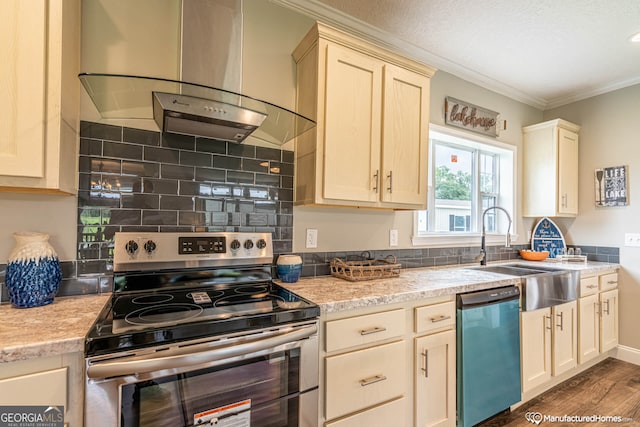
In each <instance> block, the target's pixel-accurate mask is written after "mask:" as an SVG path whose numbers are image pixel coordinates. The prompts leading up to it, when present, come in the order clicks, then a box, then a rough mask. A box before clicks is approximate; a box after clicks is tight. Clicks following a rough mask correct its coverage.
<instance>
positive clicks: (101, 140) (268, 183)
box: [65, 122, 293, 293]
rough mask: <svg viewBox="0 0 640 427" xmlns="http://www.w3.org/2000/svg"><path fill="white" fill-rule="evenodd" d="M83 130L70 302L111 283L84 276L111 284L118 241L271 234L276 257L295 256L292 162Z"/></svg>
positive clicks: (242, 149) (174, 137)
mask: <svg viewBox="0 0 640 427" xmlns="http://www.w3.org/2000/svg"><path fill="white" fill-rule="evenodd" d="M81 130H82V134H81V143H80V168H79V191H78V261H77V266H76V265H75V263H74V266H73V268H74V270H73V274H70V275H71V276H73V278H76V279H77V280H75V281H73V280H71V281H68V284H69V289H70V291H71V292H73V293H82V292H80V291H79V289H80V288H82V284H87V286H88V291H89V292H91V291H98V290H101V291H104V289H105V287H106V286H108V283H112V281H109V280H107V281H106V282H105V281H102V282H101V281H98V280H93V279H91V280H88V281H87V280H85V276H92V275H100V274H103V275H107V276H108V275H109V274H110V272H111V270H112V255H113V236H114V234H115V233H116V232H118V231H166V232H172V231H179V232H192V231H269V232H271V233H272V234H273V238H274V241H275V248H276V253H282V252H290V251H291V247H292V238H293V229H292V227H293V216H292V206H293V190H292V189H293V154H292V153H291V154H286V152H285V151H282V150H278V149H272V148H261V147H255V146H251V145H243V144H235V143H227V142H224V141H217V140H212V139H207V138H196V137H193V136H187V135H178V134H169V133H164V134H161V133H160V132H153V131H147V130H140V129H133V128H122V127H118V126H112V125H104V124H98V123H90V122H82V124H81ZM281 184H285V187H281ZM68 271H71V270H68ZM66 276H67V275H65V277H66Z"/></svg>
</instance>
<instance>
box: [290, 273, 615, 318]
mask: <svg viewBox="0 0 640 427" xmlns="http://www.w3.org/2000/svg"><path fill="white" fill-rule="evenodd" d="M513 262H518V264H528V265H531V266H536V265H538V266H546V267H552V268H564V269H571V270H580V272H581V274H583V275H584V274H593V273H598V272H604V271H610V270H617V269H618V268H619V267H620V266H619V265H618V264H608V263H603V262H589V263H579V264H578V263H558V262H551V261H548V262H535V261H522V260H514V261H510V262H509V263H513ZM492 264H493V263H492ZM500 264H504V263H500ZM474 266H477V265H476V264H474V265H467V266H456V267H451V266H447V267H429V268H415V269H407V270H401V272H400V277H394V278H385V279H379V280H367V281H362V282H349V281H346V280H343V279H339V278H336V277H333V276H322V277H315V278H311V279H304V278H303V279H301V280H300V281H298V282H296V283H282V282H278V283H280V284H281V285H282V286H284V287H285V288H287V289H289V290H290V291H292V292H294V293H296V294H298V295H300V296H301V297H303V298H306V299H308V300H310V301H313V302H315V303H316V304H318V305H319V306H320V310H321V311H322V312H323V313H332V312H336V311H344V310H351V309H355V308H362V307H369V306H374V305H380V304H391V303H398V302H407V301H411V300H416V299H422V298H431V297H437V296H442V295H451V294H457V293H462V292H471V291H477V290H481V289H489V288H496V287H500V286H508V285H513V284H517V283H520V278H518V277H516V276H507V275H504V274H496V273H489V272H486V271H480V270H472V269H468V268H465V267H474Z"/></svg>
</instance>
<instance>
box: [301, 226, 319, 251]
mask: <svg viewBox="0 0 640 427" xmlns="http://www.w3.org/2000/svg"><path fill="white" fill-rule="evenodd" d="M304 246H305V248H307V249H313V248H317V247H318V229H316V228H307V238H306V240H305V245H304Z"/></svg>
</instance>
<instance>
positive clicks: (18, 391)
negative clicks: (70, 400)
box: [0, 367, 67, 408]
mask: <svg viewBox="0 0 640 427" xmlns="http://www.w3.org/2000/svg"><path fill="white" fill-rule="evenodd" d="M0 395H1V396H2V404H3V405H47V406H64V407H65V408H67V368H66V367H65V368H59V369H53V370H50V371H44V372H37V373H34V374H27V375H19V376H16V377H12V378H6V379H3V380H0Z"/></svg>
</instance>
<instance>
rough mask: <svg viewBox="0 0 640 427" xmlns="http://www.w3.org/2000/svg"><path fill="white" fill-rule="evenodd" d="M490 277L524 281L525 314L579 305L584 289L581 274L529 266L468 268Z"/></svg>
mask: <svg viewBox="0 0 640 427" xmlns="http://www.w3.org/2000/svg"><path fill="white" fill-rule="evenodd" d="M468 268H470V269H473V270H479V271H486V272H488V273H496V274H505V275H509V276H517V277H521V278H522V280H521V281H522V310H524V311H530V310H537V309H539V308H545V307H552V306H554V305H559V304H564V303H565V302H570V301H575V300H576V299H577V298H578V290H579V288H580V272H579V271H577V270H563V269H558V268H550V267H538V266H535V267H533V266H530V265H527V264H501V265H487V266H481V267H468Z"/></svg>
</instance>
